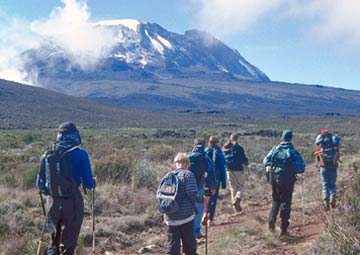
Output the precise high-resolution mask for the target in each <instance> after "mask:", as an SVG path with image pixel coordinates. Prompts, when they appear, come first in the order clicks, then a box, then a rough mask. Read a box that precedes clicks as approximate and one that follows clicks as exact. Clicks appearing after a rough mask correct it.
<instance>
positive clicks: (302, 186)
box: [301, 174, 305, 227]
mask: <svg viewBox="0 0 360 255" xmlns="http://www.w3.org/2000/svg"><path fill="white" fill-rule="evenodd" d="M304 179H305V176H304V174H303V175H302V176H301V208H302V210H301V212H302V215H301V222H302V226H303V227H304V225H305V222H304V219H305V212H304V204H305V203H304V185H305V184H304V182H305V181H304Z"/></svg>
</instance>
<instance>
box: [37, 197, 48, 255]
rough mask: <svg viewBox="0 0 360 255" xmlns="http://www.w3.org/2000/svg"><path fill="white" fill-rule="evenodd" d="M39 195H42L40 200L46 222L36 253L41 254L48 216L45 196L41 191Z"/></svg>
mask: <svg viewBox="0 0 360 255" xmlns="http://www.w3.org/2000/svg"><path fill="white" fill-rule="evenodd" d="M39 195H40V200H41V207H42V211H43V214H44V216H45V222H44V225H43V228H42V231H41V236H40V241H39V245H38V248H37V252H36V255H40V252H41V245H42V241H43V238H44V234H45V230H46V223H47V217H46V211H45V205H44V198H43V196H42V194H41V191H40V192H39Z"/></svg>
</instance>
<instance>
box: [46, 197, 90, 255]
mask: <svg viewBox="0 0 360 255" xmlns="http://www.w3.org/2000/svg"><path fill="white" fill-rule="evenodd" d="M50 199H52V205H51V207H50V208H49V212H48V215H49V222H51V224H52V227H53V231H52V233H51V242H50V243H49V244H48V246H47V248H46V250H45V252H44V255H59V254H66V255H73V254H74V253H75V248H76V245H77V240H78V238H79V234H80V229H81V225H82V222H83V219H84V201H83V198H82V196H81V193H80V191H79V192H77V193H76V194H75V195H74V196H73V197H71V198H67V199H65V198H50Z"/></svg>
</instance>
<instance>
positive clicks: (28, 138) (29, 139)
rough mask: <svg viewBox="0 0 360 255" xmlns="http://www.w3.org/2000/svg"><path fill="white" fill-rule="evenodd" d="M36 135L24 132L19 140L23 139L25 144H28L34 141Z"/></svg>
mask: <svg viewBox="0 0 360 255" xmlns="http://www.w3.org/2000/svg"><path fill="white" fill-rule="evenodd" d="M35 140H36V136H35V135H34V134H32V133H26V134H24V135H23V136H22V137H21V141H23V142H24V143H25V144H30V143H33V142H35Z"/></svg>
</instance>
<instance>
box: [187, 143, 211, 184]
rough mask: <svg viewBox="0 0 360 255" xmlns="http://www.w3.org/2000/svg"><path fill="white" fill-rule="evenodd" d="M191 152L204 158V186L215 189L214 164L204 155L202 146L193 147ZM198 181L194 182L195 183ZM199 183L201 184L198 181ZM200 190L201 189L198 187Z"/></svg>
mask: <svg viewBox="0 0 360 255" xmlns="http://www.w3.org/2000/svg"><path fill="white" fill-rule="evenodd" d="M192 152H197V153H200V154H202V155H203V156H204V164H205V165H206V170H205V172H206V173H207V177H206V186H208V187H210V188H212V189H216V187H217V185H216V174H215V167H214V163H213V162H212V160H211V159H210V158H209V157H208V156H207V155H206V153H205V148H204V146H199V145H198V146H195V147H194V148H193V150H192ZM194 174H195V178H197V176H198V175H197V174H196V173H194ZM198 181H199V180H196V182H197V183H199V182H198ZM200 183H202V182H201V181H200ZM199 188H201V187H199Z"/></svg>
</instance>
